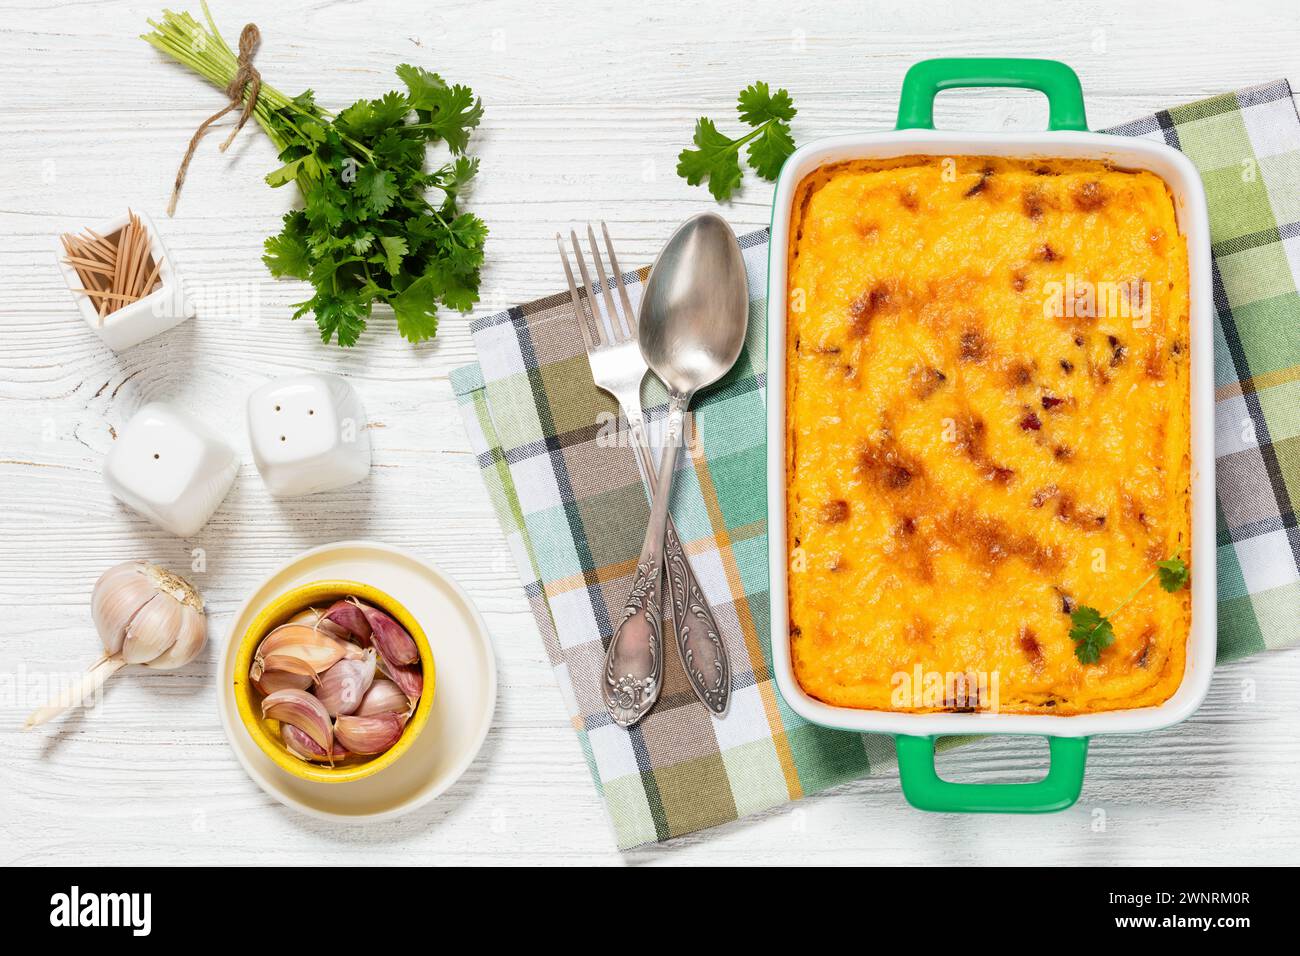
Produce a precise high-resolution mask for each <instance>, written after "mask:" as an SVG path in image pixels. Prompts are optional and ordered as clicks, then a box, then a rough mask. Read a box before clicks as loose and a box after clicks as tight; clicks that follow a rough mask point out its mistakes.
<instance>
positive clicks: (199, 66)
mask: <svg viewBox="0 0 1300 956" xmlns="http://www.w3.org/2000/svg"><path fill="white" fill-rule="evenodd" d="M202 7H203V16H204V19H205V21H206V27H205V26H204V24H201V23H199V21H198V20H196V19H195V18H194V17H193V16H191V15H190V14H188V13H176V12H173V11H171V10H165V11H163V14H162V17H161V19H159V20H157V21H154V20H150V21H149V25H150V26H151V27H153V31H152V32H150V33H147V34H145V35H144V36H143V37H142V39H144V40H145V41H146V42H147V43H149V44H150V45H151V46H153V47H154V48H155V49H157V50H159V51H161V52H162V53H164V54H166V55H167V56H170V57H171V58H172V59H174V60H177V61H178V62H180V63H183V64H185V65H186V66H188V67H189V68H190V69H192V70H194V71H195V72H197V73H199V74H200V75H202V76H203V77H205V78H206V79H207V80H208V81H209V82H211V83H212V84H214V85H215V86H217V87H219V88H221V89H223V90H224V89H225V88H226V87H227V85H228V84H229V83H230V82H231V81H232V78H233V77H234V76H235V75H236V72H237V71H238V69H239V63H238V60H237V58H236V55H235V52H234V51H233V50H232V49H231V48H230V45H229V44H228V43H227V42H226V40H225V38H224V37H222V35H221V31H219V30H218V29H217V25H216V23H214V22H213V20H212V13H211V11H209V10H208V5H207V3H206V0H204V2H203V3H202ZM397 76H398V77H399V78H400V79H401V81H402V83H403V84H404V85H405V87H406V89H405V91H404V92H391V93H385V94H384V95H383V96H381V97H380V98H379V99H376V100H358V101H357V102H355V103H353V104H352V105H351V106H349V107H348V108H347V109H345V110H343V111H342V112H341V113H338V114H337V115H333V114H330V113H329V112H327V111H326V110H324V109H322V108H321V107H319V106H317V105H316V101H315V99H314V97H313V95H312V92H311V91H310V90H308V91H306V92H305V93H302V94H300V95H299V96H295V97H293V98H292V99H290V98H289V97H287V96H285V95H284V94H283V93H281V92H280V91H279V90H277V89H276V88H275V87H273V86H271V85H269V84H266V83H263V84H262V85H261V87H260V91H259V93H258V95H257V99H256V101H255V102H254V107H253V115H254V116H255V117H256V119H257V122H258V123H259V124H260V125H261V127H262V129H264V130H265V131H266V134H267V136H268V137H270V139H271V141H272V142H273V143H274V144H275V146H276V148H277V149H278V150H279V151H280V161H281V162H282V163H284V165H283V166H281V167H280V168H279V169H277V170H275V171H274V172H272V173H271V174H270V175H268V176H267V177H266V181H267V182H268V183H270V184H271V185H272V186H283V185H285V184H286V183H297V184H298V189H299V191H300V192H301V193H302V199H303V206H302V209H300V210H296V211H294V212H291V213H289V214H288V215H287V216H285V217H284V228H283V230H281V232H280V234H279V235H276V236H272V237H271V238H269V239H267V240H266V255H265V256H263V257H262V261H264V262H265V263H266V267H267V268H268V269H270V270H271V272H272V274H273V275H277V276H292V277H294V278H296V279H306V280H307V281H309V282H310V283H311V284H312V285H313V286H314V287H315V293H314V294H313V295H312V297H311V298H310V299H308V300H307V301H305V302H302V303H299V304H298V310H297V312H295V313H294V318H295V319H296V318H300V317H301V316H303V315H306V314H307V313H308V312H311V313H313V314H314V315H315V316H316V324H317V325H318V326H320V335H321V340H322V341H324V342H329V341H330V340H331V339H335V340H337V341H338V343H339V344H340V345H354V344H355V343H356V341H357V339H358V338H359V337H360V335H361V333H362V332H363V331H364V330H365V328H366V320H367V319H368V318H369V317H370V313H371V309H372V308H373V307H374V304H375V303H376V302H382V303H384V304H386V305H388V306H390V307H391V308H392V310H393V313H394V314H395V315H396V316H397V330H398V331H399V332H400V333H401V334H402V336H403V338H406V339H408V340H410V341H411V342H423V341H425V340H426V339H431V338H433V336H434V335H435V334H436V333H437V331H438V308H439V307H440V306H445V307H447V308H450V309H456V310H458V311H461V312H467V311H469V310H470V309H471V308H472V307H473V305H474V303H475V302H477V301H478V288H479V269H480V268H481V266H482V265H483V243H484V242H485V241H486V239H487V227H486V226H485V225H484V224H483V221H482V220H481V219H479V218H478V217H477V216H475V215H472V214H471V213H467V212H462V211H461V210H460V208H459V206H458V204H457V200H458V197H459V195H460V192H461V190H463V189H464V187H465V184H466V183H468V182H469V181H470V180H471V179H472V178H473V177H474V174H475V173H476V172H477V171H478V161H477V160H475V159H471V158H470V157H469V156H467V155H466V154H465V150H466V148H467V147H468V145H469V136H470V131H471V130H472V129H474V128H475V127H476V126H478V124H479V121H480V120H481V119H482V117H483V104H482V102H481V101H480V100H479V99H478V98H477V97H475V96H474V92H473V91H472V90H471V89H470V88H469V87H467V86H452V85H449V84H447V83H446V82H444V81H443V79H442V78H441V77H440V76H438V74H436V73H430V72H429V71H428V70H423V69H420V68H419V67H416V66H409V65H407V64H403V65H402V66H399V67H398V68H397ZM437 143H444V144H446V147H447V149H448V151H449V152H450V157H449V161H448V162H446V163H444V164H443V165H441V166H439V167H438V168H437V169H434V170H433V171H431V172H429V171H426V170H425V149H426V147H428V146H429V145H431V144H437Z"/></svg>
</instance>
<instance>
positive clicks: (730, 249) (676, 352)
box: [638, 212, 749, 396]
mask: <svg viewBox="0 0 1300 956" xmlns="http://www.w3.org/2000/svg"><path fill="white" fill-rule="evenodd" d="M748 323H749V287H748V285H747V283H746V280H745V260H744V257H743V256H742V255H741V252H740V243H739V242H737V241H736V234H735V233H734V232H732V231H731V227H730V226H729V225H727V221H726V220H725V219H723V218H722V217H721V216H719V215H717V214H716V213H711V212H707V213H702V214H700V215H698V216H693V217H692V218H690V219H688V220H686V222H684V223H682V224H681V225H680V226H679V227H678V228H677V231H676V232H674V233H673V234H672V237H671V238H670V239H669V240H668V244H667V245H666V246H665V247H664V249H663V251H662V252H661V253H660V254H659V258H658V259H656V260H655V264H654V267H653V268H652V269H651V270H650V276H649V278H648V279H646V285H645V292H644V294H643V297H642V299H641V309H640V313H639V318H638V326H639V333H638V337H639V339H640V343H641V352H642V354H643V355H644V356H645V360H646V363H647V364H648V365H649V366H650V367H651V368H652V369H654V371H655V374H656V375H658V376H659V377H660V378H661V379H663V381H664V384H665V385H667V386H668V388H669V389H670V390H671V391H673V392H674V393H676V394H678V395H687V396H689V395H690V394H691V393H692V392H695V391H698V390H699V389H701V388H704V387H705V386H707V385H712V384H713V383H714V382H716V381H717V380H718V379H720V378H722V376H724V375H726V374H727V372H728V371H729V370H730V369H731V367H732V366H733V365H735V364H736V359H737V358H739V357H740V350H741V348H742V347H743V346H744V344H745V330H746V327H747V326H748Z"/></svg>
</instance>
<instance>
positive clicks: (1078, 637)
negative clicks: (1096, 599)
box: [1070, 604, 1115, 664]
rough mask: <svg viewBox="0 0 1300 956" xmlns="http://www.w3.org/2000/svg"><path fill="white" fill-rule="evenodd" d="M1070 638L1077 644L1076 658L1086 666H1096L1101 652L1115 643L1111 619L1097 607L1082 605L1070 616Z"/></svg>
mask: <svg viewBox="0 0 1300 956" xmlns="http://www.w3.org/2000/svg"><path fill="white" fill-rule="evenodd" d="M1070 623H1071V624H1073V625H1074V626H1073V627H1071V628H1070V637H1071V638H1073V640H1074V642H1075V648H1074V656H1075V657H1077V658H1078V659H1079V660H1080V661H1081V662H1083V663H1084V664H1095V663H1097V661H1098V660H1099V659H1100V658H1101V652H1102V650H1103V649H1104V648H1107V647H1109V646H1110V645H1111V644H1113V643H1114V642H1115V631H1114V629H1113V628H1112V627H1111V624H1110V619H1109V618H1107V617H1104V616H1103V615H1102V613H1101V612H1100V611H1098V610H1097V609H1096V608H1095V607H1088V606H1087V605H1086V604H1084V605H1080V606H1079V607H1077V608H1075V610H1074V611H1073V612H1072V613H1071V614H1070Z"/></svg>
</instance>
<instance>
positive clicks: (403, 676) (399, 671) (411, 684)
mask: <svg viewBox="0 0 1300 956" xmlns="http://www.w3.org/2000/svg"><path fill="white" fill-rule="evenodd" d="M379 669H380V670H382V671H383V672H384V674H385V675H386V676H387V677H388V679H389V680H391V681H392V682H393V683H394V684H396V685H397V686H398V687H400V688H401V689H402V693H404V694H405V695H406V696H407V698H408V699H409V700H410V703H411V705H412V706H414V705H415V702H416V701H417V700H419V699H420V695H421V694H423V693H424V670H423V669H422V668H421V667H420V665H419V664H392V663H389V662H388V661H386V660H384V655H383V654H382V653H381V654H380V655H379Z"/></svg>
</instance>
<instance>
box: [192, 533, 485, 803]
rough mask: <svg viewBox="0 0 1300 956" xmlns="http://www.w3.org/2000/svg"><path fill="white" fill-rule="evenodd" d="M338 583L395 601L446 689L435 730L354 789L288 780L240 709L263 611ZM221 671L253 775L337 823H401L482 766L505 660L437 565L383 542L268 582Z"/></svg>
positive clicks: (223, 700) (226, 719)
mask: <svg viewBox="0 0 1300 956" xmlns="http://www.w3.org/2000/svg"><path fill="white" fill-rule="evenodd" d="M338 578H341V579H345V580H353V581H360V582H363V583H365V584H371V585H374V586H375V587H377V588H379V589H380V590H381V591H384V592H386V593H388V594H391V595H392V596H393V597H394V598H395V599H396V600H397V601H398V602H399V603H400V604H402V605H403V606H404V607H405V608H406V609H407V610H408V611H410V612H411V614H412V615H413V616H414V617H415V619H416V620H417V621H419V622H420V625H421V626H422V627H423V628H424V631H425V634H426V635H427V636H428V639H429V646H430V648H431V649H432V651H433V660H434V666H435V667H436V668H437V690H436V692H435V693H434V697H433V713H432V714H431V715H430V717H429V723H428V725H427V726H426V727H425V728H424V731H423V732H422V733H421V734H420V736H419V737H418V738H417V739H416V742H415V743H414V744H413V745H412V747H411V749H410V751H409V752H408V753H406V754H405V755H404V756H403V757H402V758H401V759H400V760H398V761H397V762H396V763H395V764H393V766H391V767H389V768H387V769H386V770H383V771H382V772H380V773H377V774H375V775H374V776H373V777H366V778H365V779H362V780H356V781H351V782H349V783H315V782H312V781H308V780H300V779H298V778H297V777H294V776H291V775H289V774H287V773H285V772H284V771H283V770H281V769H280V768H279V767H277V766H276V765H275V764H274V763H272V762H271V761H270V759H268V758H267V756H266V755H265V754H263V753H262V751H261V750H259V749H258V747H257V745H256V744H255V743H253V741H252V740H251V739H250V738H249V736H248V733H247V731H245V730H244V727H243V725H242V724H241V723H240V721H239V715H238V713H237V712H236V710H235V695H234V666H235V656H236V651H237V646H238V644H239V640H240V638H241V637H242V636H243V634H244V631H245V630H247V628H248V626H249V624H250V623H251V622H252V620H253V618H254V616H256V614H257V613H258V611H260V610H261V609H262V608H263V607H265V606H266V605H267V604H269V603H270V602H271V601H273V600H275V598H277V597H278V596H279V595H281V594H283V593H284V592H285V591H287V590H289V589H290V588H292V587H296V586H297V585H300V584H306V583H308V582H310V581H321V580H326V579H338ZM217 673H218V675H219V679H220V681H221V684H220V688H219V693H218V694H217V702H218V709H219V711H220V713H221V725H222V727H223V728H225V731H226V738H227V739H228V740H229V741H230V746H231V747H232V748H234V751H235V756H236V757H238V758H239V762H240V763H241V764H243V766H244V769H245V770H247V771H248V775H249V776H250V777H252V778H253V780H254V781H256V782H257V785H258V786H260V787H261V788H262V789H263V790H265V791H266V792H267V793H268V794H270V795H271V796H273V797H275V799H277V800H279V801H280V802H281V803H283V804H285V805H286V806H290V807H293V808H294V809H295V810H301V811H302V812H303V813H306V814H309V815H311V816H314V817H321V818H325V819H331V820H338V819H354V820H355V819H366V820H381V819H387V818H391V817H396V816H399V815H401V814H403V813H407V812H409V811H411V810H414V809H415V808H416V807H418V806H421V805H423V804H425V803H427V802H428V801H430V800H432V799H433V798H434V797H436V796H438V794H440V793H442V792H443V791H445V790H446V789H447V788H448V787H450V786H451V785H452V784H453V783H455V782H456V780H457V779H458V778H459V777H460V775H461V774H463V773H464V772H465V770H466V768H468V767H469V765H470V764H471V763H472V762H473V760H474V757H475V755H476V754H477V753H478V751H479V748H480V747H481V746H482V745H483V740H484V738H485V737H487V732H488V728H489V727H490V726H491V724H492V712H493V709H494V708H495V706H496V696H497V671H496V658H495V657H494V656H493V654H492V642H491V641H490V640H489V639H488V634H487V628H486V627H484V625H483V619H482V618H481V617H480V616H479V613H478V610H477V609H476V608H475V607H474V605H473V604H472V603H471V602H470V599H469V596H468V595H466V594H465V592H464V591H462V590H461V588H460V585H458V584H456V582H455V581H453V580H452V579H451V578H449V577H448V576H447V575H446V574H444V573H443V572H442V571H439V570H438V569H437V568H436V567H434V566H433V565H432V564H430V563H429V562H427V561H424V560H422V559H420V558H417V557H416V556H415V555H413V554H411V553H409V552H407V551H403V550H401V549H400V548H394V547H392V546H390V545H386V544H379V543H377V542H374V541H341V542H338V543H336V544H327V545H324V546H322V547H319V548H313V549H312V550H310V551H306V552H304V553H302V554H300V555H298V556H297V557H296V558H294V559H293V560H291V561H289V562H288V563H287V564H285V565H284V566H283V567H281V568H280V569H279V570H278V571H276V572H275V573H273V574H272V575H271V576H270V577H268V578H267V579H266V580H265V581H263V582H262V584H261V585H260V586H258V588H257V589H256V590H255V591H254V592H253V593H252V595H251V596H250V597H249V598H248V600H247V601H245V602H244V604H243V606H242V607H241V608H240V609H239V611H238V613H236V614H235V618H234V621H233V622H232V624H231V627H230V633H229V635H228V637H227V639H226V646H225V648H224V649H223V650H222V652H221V663H220V666H219V667H218V671H217Z"/></svg>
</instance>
